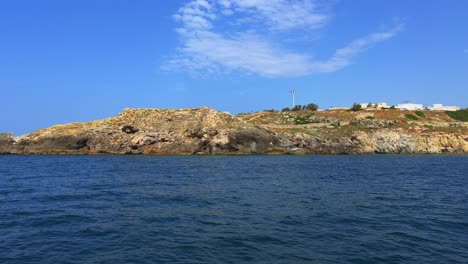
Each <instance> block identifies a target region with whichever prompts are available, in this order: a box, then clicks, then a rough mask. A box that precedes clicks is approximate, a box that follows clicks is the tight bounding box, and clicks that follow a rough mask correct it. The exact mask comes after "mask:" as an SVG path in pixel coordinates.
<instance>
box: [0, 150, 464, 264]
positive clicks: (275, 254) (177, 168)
mask: <svg viewBox="0 0 468 264" xmlns="http://www.w3.org/2000/svg"><path fill="white" fill-rule="evenodd" d="M0 263H468V157H466V156H465V157H464V156H209V157H207V156H0Z"/></svg>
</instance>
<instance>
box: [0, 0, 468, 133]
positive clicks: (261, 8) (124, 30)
mask: <svg viewBox="0 0 468 264" xmlns="http://www.w3.org/2000/svg"><path fill="white" fill-rule="evenodd" d="M467 13H468V2H467V1H455V0H452V1H432V0H428V1H406V0H405V1H403V0H395V1H387V0H355V1H349V0H348V1H344V0H334V1H318V0H310V1H308V0H305V1H303V0H298V1H290V0H210V1H208V0H206V1H203V0H195V1H176V0H173V1H154V0H147V1H144V0H140V1H130V0H126V1H125V0H100V1H94V0H80V1H62V0H43V1H33V0H29V1H26V0H15V1H1V2H0V89H1V90H0V91H1V98H2V105H3V111H2V113H1V114H0V132H14V133H15V135H20V134H23V133H26V132H31V131H33V130H35V129H39V128H44V127H48V126H50V125H53V124H60V123H67V122H74V121H88V120H93V119H99V118H104V117H109V116H114V115H116V114H117V113H119V112H121V111H122V109H123V108H125V107H158V108H185V107H197V106H210V107H213V108H216V109H218V110H223V111H229V112H231V113H239V112H250V111H258V110H263V109H271V108H275V109H281V108H283V107H286V106H290V105H291V96H290V94H289V90H290V89H295V91H296V102H297V103H298V104H306V103H310V102H314V103H317V104H319V106H320V107H321V108H328V107H331V106H350V105H351V104H352V103H353V102H383V101H385V102H387V103H389V104H397V103H399V102H401V101H403V100H412V101H414V102H417V103H423V104H433V103H443V104H445V105H460V106H462V107H467V106H468V105H467V101H468V100H467V99H468V92H467V90H468V89H467V87H468V33H467V32H468V31H467V28H466V27H467V25H468V16H467V15H466V14H467Z"/></svg>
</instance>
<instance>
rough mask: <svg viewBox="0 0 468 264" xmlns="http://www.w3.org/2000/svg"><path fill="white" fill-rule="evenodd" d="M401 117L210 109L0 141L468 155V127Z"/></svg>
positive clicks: (132, 116) (164, 149) (91, 148)
mask: <svg viewBox="0 0 468 264" xmlns="http://www.w3.org/2000/svg"><path fill="white" fill-rule="evenodd" d="M396 111H398V110H394V111H393V112H392V111H391V112H384V111H374V112H364V111H361V112H358V113H350V112H346V111H338V112H332V111H322V112H310V111H301V112H287V113H280V112H261V113H253V114H241V115H238V116H233V115H230V114H229V113H225V112H219V111H215V110H213V109H210V108H197V109H181V110H170V109H125V110H124V111H123V112H122V113H121V114H119V115H117V116H116V117H112V118H107V119H103V120H97V121H92V122H84V123H70V124H65V125H56V126H52V127H50V128H46V129H41V130H37V131H35V132H33V133H30V134H26V135H23V136H20V137H17V138H14V137H13V135H12V134H0V153H11V154H35V153H37V154H99V153H110V154H250V153H263V154H283V153H292V154H342V153H347V154H365V153H468V135H467V128H466V126H465V124H464V123H457V122H451V120H449V119H447V117H446V116H443V115H442V113H438V114H437V115H434V116H431V118H429V117H428V118H427V120H422V122H419V121H418V122H413V121H412V122H407V121H406V120H404V119H402V118H403V114H404V113H401V111H399V112H396ZM389 113H391V116H389V115H390V114H389ZM427 123H430V125H428V124H427ZM454 124H456V125H454ZM434 127H435V128H434ZM439 128H440V129H439Z"/></svg>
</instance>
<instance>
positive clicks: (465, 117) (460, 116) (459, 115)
mask: <svg viewBox="0 0 468 264" xmlns="http://www.w3.org/2000/svg"><path fill="white" fill-rule="evenodd" d="M445 113H446V114H447V115H448V116H450V117H451V118H453V119H455V120H458V121H463V122H468V109H461V110H457V111H445Z"/></svg>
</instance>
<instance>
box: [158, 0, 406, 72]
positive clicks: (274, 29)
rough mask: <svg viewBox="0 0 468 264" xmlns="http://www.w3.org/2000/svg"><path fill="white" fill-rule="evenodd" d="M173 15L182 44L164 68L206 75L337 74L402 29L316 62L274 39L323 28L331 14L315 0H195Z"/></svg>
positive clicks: (354, 43)
mask: <svg viewBox="0 0 468 264" xmlns="http://www.w3.org/2000/svg"><path fill="white" fill-rule="evenodd" d="M174 19H175V20H176V21H177V22H178V23H179V25H180V26H179V27H178V28H177V29H176V31H177V33H178V34H179V36H180V40H181V45H180V47H179V48H178V50H177V52H176V54H175V55H174V56H172V57H171V58H169V59H168V61H167V62H166V63H165V64H164V65H163V66H162V69H164V70H167V71H187V72H190V73H193V74H202V75H206V74H219V73H223V72H232V71H240V72H246V73H251V74H258V75H261V76H265V77H290V76H304V75H309V74H313V73H327V72H335V71H338V70H340V69H342V68H344V67H346V66H348V65H349V64H351V63H352V59H353V57H354V56H356V55H357V54H359V53H361V52H363V51H365V50H366V49H368V48H370V47H372V46H373V45H374V44H376V43H379V42H382V41H385V40H388V39H390V38H392V37H394V36H395V35H396V34H397V33H398V32H399V31H400V30H401V29H402V27H403V25H402V24H398V25H397V26H395V27H393V28H391V29H390V30H386V31H382V32H377V33H372V34H369V35H367V36H365V37H362V38H359V39H356V40H354V41H352V42H350V43H349V44H348V45H347V46H345V47H342V48H339V49H336V50H335V52H334V54H332V55H331V57H329V58H328V59H326V60H315V59H314V58H313V57H312V56H311V55H310V54H308V53H305V52H300V51H297V50H294V49H293V48H292V47H287V46H285V45H284V44H283V45H282V44H281V42H280V41H278V39H275V38H274V37H272V35H273V36H274V35H275V34H284V33H291V32H295V31H299V30H309V31H310V30H311V29H318V28H321V27H324V26H325V25H326V24H327V22H328V20H329V15H327V14H326V13H324V12H320V11H319V10H318V8H317V6H316V5H315V2H314V1H312V0H303V1H290V0H211V1H209V0H193V1H190V2H188V3H186V4H185V5H184V6H182V7H181V8H180V9H179V10H178V11H177V13H176V14H175V15H174ZM219 27H222V29H219ZM226 27H228V28H229V29H231V30H226Z"/></svg>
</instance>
